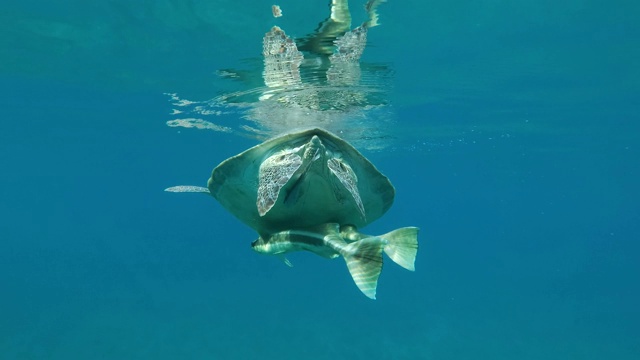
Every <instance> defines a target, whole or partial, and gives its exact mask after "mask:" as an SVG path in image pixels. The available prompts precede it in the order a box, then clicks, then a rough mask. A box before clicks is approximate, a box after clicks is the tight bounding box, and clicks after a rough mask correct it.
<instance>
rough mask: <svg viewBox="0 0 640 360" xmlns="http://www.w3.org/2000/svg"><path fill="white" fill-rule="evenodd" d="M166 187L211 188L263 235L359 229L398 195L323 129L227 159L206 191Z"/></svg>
mask: <svg viewBox="0 0 640 360" xmlns="http://www.w3.org/2000/svg"><path fill="white" fill-rule="evenodd" d="M165 191H170V192H202V193H209V194H211V195H212V196H213V197H215V198H216V199H217V200H218V201H219V202H220V204H222V206H224V207H225V208H226V209H227V210H228V211H229V212H231V213H232V214H233V215H234V216H236V217H237V218H238V219H240V221H242V222H243V223H245V224H246V225H248V226H250V227H251V228H253V229H255V230H256V231H257V232H258V234H259V235H260V236H261V237H263V238H265V239H266V238H269V237H270V236H271V235H272V234H274V233H277V232H281V231H285V230H290V229H302V228H307V227H310V226H317V225H320V224H327V223H338V224H340V225H352V226H355V227H356V228H362V227H364V226H365V225H367V224H369V223H371V222H372V221H374V220H376V219H378V218H379V217H380V216H382V215H383V214H384V213H385V212H386V211H387V210H388V209H389V208H390V207H391V204H392V203H393V199H394V196H395V189H394V188H393V185H391V182H390V181H389V179H388V178H387V177H386V176H384V175H383V174H382V173H380V171H378V169H376V167H375V166H374V165H373V164H372V163H371V162H369V160H367V159H366V158H365V157H364V156H363V155H362V154H360V152H358V150H356V149H355V148H354V147H353V146H351V145H350V144H349V143H348V142H346V141H344V140H342V139H341V138H339V137H337V136H336V135H334V134H332V133H330V132H328V131H326V130H323V129H320V128H312V129H307V130H301V131H295V132H291V133H288V134H285V135H282V136H280V137H276V138H273V139H271V140H267V141H265V142H263V143H261V144H259V145H257V146H254V147H252V148H250V149H248V150H246V151H244V152H242V153H240V154H238V155H236V156H233V157H231V158H229V159H227V160H225V161H223V162H222V163H221V164H220V165H218V166H217V167H216V168H215V169H213V172H212V174H211V178H209V181H208V183H207V187H206V188H204V187H198V186H175V187H171V188H168V189H166V190H165Z"/></svg>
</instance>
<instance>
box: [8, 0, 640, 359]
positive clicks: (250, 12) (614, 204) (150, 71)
mask: <svg viewBox="0 0 640 360" xmlns="http://www.w3.org/2000/svg"><path fill="white" fill-rule="evenodd" d="M329 3H330V1H328V0H313V1H294V0H283V1H278V2H275V4H277V5H279V6H280V7H281V9H282V14H283V16H282V17H278V18H275V17H274V16H273V14H272V10H271V5H273V4H274V2H264V1H257V0H233V1H230V0H206V1H205V0H158V1H144V2H140V1H126V0H111V1H106V0H95V1H77V0H70V1H63V2H56V1H53V2H52V1H42V0H27V1H16V0H9V1H5V2H4V3H3V6H2V8H3V10H2V12H1V13H0V106H1V107H2V113H1V115H0V168H1V169H2V170H1V171H2V176H0V289H1V292H0V359H3V360H4V359H7V360H9V359H263V360H264V359H279V360H283V359H309V360H316V359H332V360H335V359H368V360H369V359H407V360H413V359H493V360H497V359H505V360H506V359H509V360H513V359H520V360H524V359H531V360H538V359H559V360H560V359H563V360H564V359H621V360H622V359H638V358H640V341H638V340H639V339H640V337H639V335H640V308H639V307H638V304H640V285H639V283H640V282H639V281H638V275H639V274H640V261H639V260H638V259H639V254H640V244H639V240H640V205H639V204H640V190H639V188H640V187H639V185H638V184H640V161H639V160H638V159H640V115H639V114H640V46H639V44H640V25H639V23H638V20H637V19H638V18H639V17H640V3H638V2H634V1H622V0H613V1H609V2H602V1H595V0H591V1H589V0H571V1H563V2H558V1H548V0H541V1H532V0H528V1H525V0H522V1H495V0H489V1H468V0H453V1H444V0H433V1H400V0H388V1H387V2H383V3H381V4H380V6H379V7H378V9H377V10H378V13H379V23H380V24H379V25H378V26H375V27H371V28H370V29H369V30H368V33H367V42H366V47H365V48H364V52H363V54H362V57H361V59H360V62H359V68H358V71H357V74H358V76H357V79H359V80H358V82H357V83H354V84H351V85H349V86H342V85H341V86H336V87H331V86H328V84H325V83H323V82H320V83H318V84H315V85H313V86H310V89H311V90H309V88H305V90H304V91H305V92H304V93H297V92H294V93H285V94H284V95H283V94H276V95H275V96H276V97H275V98H274V97H273V92H271V89H269V88H268V86H265V82H264V80H263V66H264V64H263V59H262V51H263V43H262V41H263V40H262V39H263V36H264V35H265V33H266V32H267V31H269V30H270V29H271V28H272V27H273V26H275V25H277V26H279V27H281V28H282V29H283V30H284V31H286V33H287V35H290V36H292V37H294V38H296V39H301V38H303V37H304V36H306V35H308V34H309V33H312V32H313V30H314V29H316V28H317V27H318V24H320V23H321V22H322V21H323V20H324V19H325V18H326V17H327V16H328V14H329V13H330V9H329ZM364 4H365V1H364V0H361V1H356V0H351V1H350V3H349V5H350V10H351V14H352V27H356V26H357V25H359V24H361V23H363V22H364V21H366V16H367V15H366V13H365V11H364ZM318 64H320V60H318V61H316V62H314V60H310V61H308V62H306V63H303V65H301V69H302V70H303V71H307V72H306V73H303V75H304V76H306V77H305V78H304V79H306V80H305V81H308V83H313V81H318V79H320V77H318V75H317V71H320V70H318V69H320V68H321V66H320V65H318ZM325 70H326V69H324V70H323V71H325ZM318 89H320V90H318ZM334 89H338V90H339V91H343V92H340V93H335V92H334V91H333V90H334ZM338 90H336V91H338ZM307 91H311V95H309V94H310V93H309V92H307ZM319 91H321V92H319ZM319 94H320V95H319ZM307 96H311V99H313V101H316V102H315V103H314V104H316V105H309V101H308V99H309V97H307ZM332 96H335V98H333V97H332ZM338 103H339V104H338ZM317 104H320V105H317ZM336 104H338V105H339V106H338V105H336ZM334 105H335V106H334ZM283 119H284V120H283ZM285 120H286V121H285ZM298 122H302V123H303V124H304V125H311V126H313V125H314V124H315V125H318V124H320V125H322V126H323V127H328V128H329V130H331V131H333V132H335V133H336V134H338V135H340V136H341V137H344V138H345V139H346V140H348V141H350V142H351V143H352V144H353V145H354V146H355V147H356V148H358V150H360V151H361V152H362V153H363V155H365V156H366V157H367V158H368V159H369V160H370V161H371V162H372V163H373V164H375V165H376V167H377V168H378V169H379V170H380V171H381V172H382V173H384V174H385V175H386V176H388V177H389V179H390V180H391V182H392V183H393V185H394V186H395V189H396V197H395V202H394V204H393V206H392V207H391V209H390V210H389V211H388V212H387V213H386V214H385V215H384V216H382V217H381V218H380V219H378V220H377V221H375V222H373V223H372V224H370V225H368V226H367V227H366V228H364V229H363V232H365V233H367V234H376V235H378V234H384V233H386V232H389V231H391V230H393V229H397V228H400V227H404V226H417V227H419V228H420V233H419V237H418V240H419V250H418V255H417V259H416V271H415V272H409V271H406V270H404V269H402V268H400V267H399V266H396V265H395V264H393V263H392V262H391V261H388V259H385V266H384V269H383V271H382V275H381V276H380V280H379V282H378V288H377V299H376V300H371V299H368V298H367V297H365V296H363V295H362V293H361V292H360V291H359V290H358V288H357V287H356V286H355V285H354V283H353V280H352V279H351V278H350V276H349V272H348V271H347V268H346V265H345V262H344V261H343V260H341V259H334V260H328V259H324V258H321V257H319V256H316V255H314V254H312V253H309V252H300V253H294V254H291V255H290V256H289V257H288V258H289V260H290V261H291V263H292V264H293V267H288V266H286V265H285V264H284V263H283V262H282V261H281V260H280V259H279V258H278V257H275V256H272V257H269V256H264V255H261V254H257V253H256V252H254V251H253V250H252V249H251V247H250V244H251V242H252V241H254V240H255V239H256V238H257V234H256V233H255V231H254V230H252V229H251V228H249V227H248V226H246V225H244V224H243V223H241V222H240V221H239V220H237V219H236V218H235V217H233V215H231V214H230V213H229V212H227V211H226V210H225V209H224V208H223V207H222V206H221V205H220V204H219V203H218V202H217V201H216V200H215V199H214V198H212V197H207V196H203V195H198V194H172V193H167V192H164V191H163V190H164V189H165V188H167V187H170V186H174V185H182V184H191V185H199V186H206V182H207V179H208V178H209V176H210V175H211V170H212V169H213V168H214V167H215V166H217V165H218V164H219V163H220V162H222V161H223V160H225V159H227V158H229V157H231V156H233V155H236V154H238V153H240V152H242V151H244V150H246V149H247V148H249V147H251V146H254V145H256V144H259V143H260V142H261V141H262V140H264V139H266V138H269V137H271V136H273V135H277V134H278V133H281V132H283V131H286V130H287V129H288V128H290V127H292V126H293V125H291V124H295V125H296V126H297V125H299V123H298ZM316 122H317V123H316Z"/></svg>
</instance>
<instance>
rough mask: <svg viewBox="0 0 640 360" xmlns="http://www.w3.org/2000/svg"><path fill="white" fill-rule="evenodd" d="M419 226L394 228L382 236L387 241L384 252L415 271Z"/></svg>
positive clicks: (394, 260) (404, 266) (396, 261)
mask: <svg viewBox="0 0 640 360" xmlns="http://www.w3.org/2000/svg"><path fill="white" fill-rule="evenodd" d="M418 230H419V229H418V228H417V227H404V228H400V229H397V230H393V231H391V232H389V233H387V234H384V235H380V238H382V239H384V240H386V241H387V244H386V245H385V246H384V252H385V253H386V254H387V256H389V257H390V258H391V260H393V262H395V263H396V264H398V265H400V266H402V267H403V268H405V269H407V270H409V271H414V270H415V269H416V268H415V261H416V254H417V253H418Z"/></svg>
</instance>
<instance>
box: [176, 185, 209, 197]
mask: <svg viewBox="0 0 640 360" xmlns="http://www.w3.org/2000/svg"><path fill="white" fill-rule="evenodd" d="M164 191H166V192H175V193H202V194H208V195H211V192H210V191H209V189H207V188H206V187H202V186H194V185H178V186H172V187H168V188H166V189H164Z"/></svg>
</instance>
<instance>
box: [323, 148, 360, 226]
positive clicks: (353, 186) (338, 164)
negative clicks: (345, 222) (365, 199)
mask: <svg viewBox="0 0 640 360" xmlns="http://www.w3.org/2000/svg"><path fill="white" fill-rule="evenodd" d="M327 166H328V167H329V170H331V173H332V174H333V175H335V176H336V177H337V178H338V180H340V183H341V184H342V185H343V186H344V187H345V189H347V191H348V192H349V193H350V194H351V196H352V197H353V201H355V203H356V206H357V207H358V210H360V215H362V218H363V219H365V218H366V216H365V211H364V204H362V199H361V198H360V192H359V191H358V177H357V176H356V173H355V172H354V171H353V169H352V168H351V166H349V165H348V164H347V163H345V162H344V161H342V160H341V159H329V160H328V161H327Z"/></svg>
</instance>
